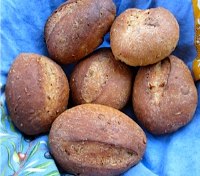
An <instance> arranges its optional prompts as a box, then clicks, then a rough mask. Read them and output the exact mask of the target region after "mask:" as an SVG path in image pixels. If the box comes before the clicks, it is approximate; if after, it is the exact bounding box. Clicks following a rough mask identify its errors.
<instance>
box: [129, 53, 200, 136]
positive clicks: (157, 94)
mask: <svg viewBox="0 0 200 176" xmlns="http://www.w3.org/2000/svg"><path fill="white" fill-rule="evenodd" d="M196 106H197V90H196V87H195V84H194V81H193V78H192V76H191V73H190V71H189V69H188V68H187V66H186V65H185V64H184V62H183V61H182V60H180V59H178V58H177V57H175V56H169V57H168V58H166V59H165V60H163V61H161V62H159V63H157V64H154V65H150V66H146V67H141V68H140V70H139V71H138V73H137V75H136V79H135V83H134V88H133V108H134V111H135V114H136V116H137V118H138V120H139V121H140V122H141V123H142V124H143V125H144V127H146V128H147V129H148V130H149V131H150V132H151V133H153V134H165V133H171V132H173V131H176V130H178V129H179V128H180V127H182V126H184V125H186V124H187V123H188V122H189V121H191V119H192V117H193V115H194V112H195V109H196Z"/></svg>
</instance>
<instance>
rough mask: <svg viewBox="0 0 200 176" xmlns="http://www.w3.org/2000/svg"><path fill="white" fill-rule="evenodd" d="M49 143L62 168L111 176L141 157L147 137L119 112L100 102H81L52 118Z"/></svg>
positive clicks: (92, 174) (83, 173) (127, 167)
mask: <svg viewBox="0 0 200 176" xmlns="http://www.w3.org/2000/svg"><path fill="white" fill-rule="evenodd" d="M49 145H50V150H51V153H52V154H53V156H54V158H55V160H56V161H57V162H58V164H59V165H60V166H61V167H62V168H63V169H64V170H65V171H68V172H70V173H73V174H75V175H87V176H108V175H109V176H112V175H119V174H120V173H122V172H125V171H126V170H128V169H129V168H130V167H132V166H133V165H135V164H137V163H138V162H139V161H140V160H141V158H142V156H143V154H144V151H145V147H146V136H145V134H144V132H143V130H142V129H141V128H140V127H139V126H138V125H137V124H136V123H135V122H134V121H133V120H131V119H130V118H129V117H128V116H126V115H125V114H123V113H122V112H120V111H118V110H116V109H114V108H111V107H107V106H103V105H96V104H83V105H79V106H76V107H73V108H71V109H68V110H66V111H65V112H63V113H62V114H61V115H60V116H59V117H58V118H57V119H56V120H55V121H54V123H53V125H52V128H51V130H50V135H49Z"/></svg>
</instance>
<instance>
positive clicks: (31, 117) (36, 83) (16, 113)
mask: <svg viewBox="0 0 200 176" xmlns="http://www.w3.org/2000/svg"><path fill="white" fill-rule="evenodd" d="M68 98H69V85H68V80H67V77H66V76H65V73H64V72H63V70H62V69H61V67H60V66H59V65H57V64H56V63H55V62H53V61H52V60H51V59H49V58H47V57H45V56H41V55H37V54H32V53H22V54H20V55H19V56H18V57H17V58H16V60H15V61H14V63H13V65H12V67H11V69H10V71H9V74H8V79H7V83H6V100H7V105H8V109H9V112H10V116H11V119H12V121H13V122H14V124H15V125H16V126H17V128H19V129H20V130H21V131H22V132H23V133H25V134H27V135H37V134H40V133H44V132H48V130H49V129H50V127H51V124H52V122H53V121H54V119H55V118H56V117H57V116H58V115H59V114H60V113H62V112H63V111H64V110H65V109H66V106H67V104H68Z"/></svg>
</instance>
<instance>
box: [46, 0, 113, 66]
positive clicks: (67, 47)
mask: <svg viewBox="0 0 200 176" xmlns="http://www.w3.org/2000/svg"><path fill="white" fill-rule="evenodd" d="M115 14H116V7H115V4H114V3H113V1H112V0H104V1H101V0H69V1H67V2H66V3H64V4H63V5H61V6H60V7H58V9H57V10H56V11H55V12H54V13H53V14H52V15H51V16H50V18H49V19H48V21H47V23H46V26H45V39H46V44H47V48H48V51H49V54H50V55H51V57H52V58H53V59H55V60H56V61H58V62H60V63H63V64H68V63H72V62H75V61H78V60H80V59H82V58H83V57H84V56H86V55H88V54H90V53H91V52H92V51H94V50H95V48H97V47H98V46H99V45H100V44H101V43H102V41H103V37H104V35H105V34H106V33H107V32H108V30H109V29H110V26H111V24H112V22H113V20H114V18H115Z"/></svg>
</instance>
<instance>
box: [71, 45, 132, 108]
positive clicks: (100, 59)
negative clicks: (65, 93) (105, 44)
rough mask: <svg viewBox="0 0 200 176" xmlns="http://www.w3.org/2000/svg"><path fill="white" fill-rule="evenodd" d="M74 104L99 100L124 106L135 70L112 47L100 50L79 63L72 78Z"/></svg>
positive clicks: (114, 105) (119, 106)
mask: <svg viewBox="0 0 200 176" xmlns="http://www.w3.org/2000/svg"><path fill="white" fill-rule="evenodd" d="M70 88H71V93H72V99H73V101H74V103H75V104H83V103H96V104H103V105H107V106H111V107H114V108H116V109H121V108H123V107H124V106H125V105H126V103H127V101H128V100H129V97H130V94H131V89H132V72H131V70H130V69H129V68H128V66H126V65H125V64H123V63H122V62H120V61H116V60H115V59H114V56H113V54H112V52H111V50H110V49H108V48H107V49H106V48H103V49H99V50H97V51H96V52H95V53H93V54H91V55H90V56H89V57H87V58H86V59H85V60H83V61H81V62H80V63H79V64H78V65H76V67H75V69H74V71H73V72H72V75H71V78H70Z"/></svg>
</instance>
